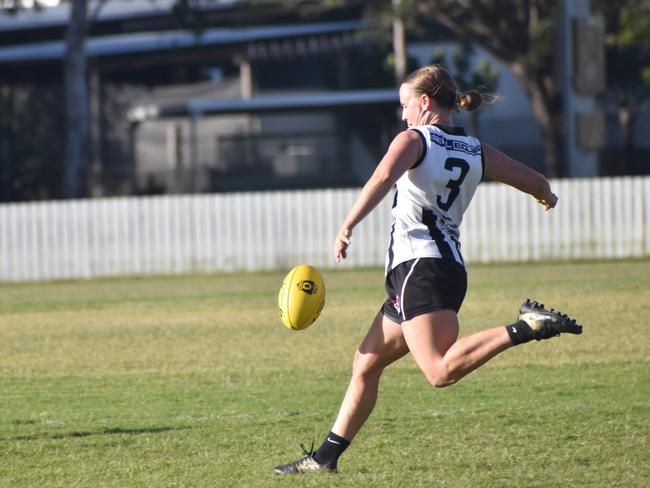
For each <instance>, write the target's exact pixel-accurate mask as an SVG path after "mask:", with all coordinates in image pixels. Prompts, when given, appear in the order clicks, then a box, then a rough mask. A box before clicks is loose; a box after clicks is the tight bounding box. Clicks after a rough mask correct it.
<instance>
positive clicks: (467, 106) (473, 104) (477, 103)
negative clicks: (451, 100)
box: [456, 90, 483, 112]
mask: <svg viewBox="0 0 650 488" xmlns="http://www.w3.org/2000/svg"><path fill="white" fill-rule="evenodd" d="M456 103H457V104H458V107H459V108H462V109H463V110H466V111H467V112H473V111H474V110H478V109H479V108H481V105H483V96H482V95H481V94H480V93H479V92H477V91H475V90H468V91H465V92H461V93H459V94H458V96H457V97H456Z"/></svg>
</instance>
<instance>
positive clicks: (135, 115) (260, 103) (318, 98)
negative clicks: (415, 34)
mask: <svg viewBox="0 0 650 488" xmlns="http://www.w3.org/2000/svg"><path fill="white" fill-rule="evenodd" d="M398 103H399V94H398V92H397V89H378V90H347V91H336V92H317V93H291V94H282V95H277V94H276V95H258V96H254V97H252V98H250V99H248V100H209V99H192V100H188V101H187V102H186V103H182V104H176V105H140V106H136V107H134V108H133V109H132V110H131V111H130V113H129V119H130V120H131V121H132V122H144V121H146V120H152V119H159V118H165V117H181V116H188V115H189V116H202V115H219V114H221V115H224V114H233V113H260V112H271V111H279V110H304V109H318V108H334V107H339V108H340V107H345V106H352V105H381V104H393V105H395V106H397V104H398Z"/></svg>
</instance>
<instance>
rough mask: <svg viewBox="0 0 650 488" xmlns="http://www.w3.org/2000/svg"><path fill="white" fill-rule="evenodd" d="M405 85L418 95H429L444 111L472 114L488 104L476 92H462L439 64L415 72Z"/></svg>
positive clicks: (408, 77)
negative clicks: (461, 110) (459, 111)
mask: <svg viewBox="0 0 650 488" xmlns="http://www.w3.org/2000/svg"><path fill="white" fill-rule="evenodd" d="M404 83H406V84H408V85H409V86H410V87H411V90H413V92H414V93H415V94H416V95H428V96H429V97H431V98H432V99H434V100H435V101H436V102H437V103H438V105H439V106H440V108H443V109H448V110H455V111H458V110H459V109H463V110H465V111H467V112H472V111H474V110H478V109H479V108H481V107H482V106H483V105H485V104H486V100H485V99H484V98H483V96H482V95H481V94H480V93H479V92H477V91H476V90H467V91H463V92H460V91H459V90H458V84H457V83H456V80H454V78H453V76H451V75H450V74H449V73H448V72H447V70H445V69H444V68H443V67H442V66H440V65H439V64H433V65H431V66H424V67H422V68H419V69H417V70H415V71H414V72H413V73H411V74H410V75H408V76H407V77H406V79H405V80H404Z"/></svg>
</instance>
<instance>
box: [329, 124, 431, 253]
mask: <svg viewBox="0 0 650 488" xmlns="http://www.w3.org/2000/svg"><path fill="white" fill-rule="evenodd" d="M422 151H423V147H422V141H421V139H420V136H419V135H418V134H417V133H416V132H414V131H411V130H406V131H403V132H400V133H399V134H398V135H397V136H396V137H395V139H393V142H392V143H391V145H390V147H389V148H388V151H387V152H386V155H385V156H384V157H383V158H382V160H381V161H380V162H379V164H378V165H377V168H376V169H375V171H374V173H373V174H372V176H371V177H370V179H369V180H368V182H367V183H366V184H365V185H364V187H363V189H362V190H361V194H360V195H359V198H357V201H356V202H355V203H354V205H353V206H352V208H351V209H350V212H349V213H348V215H347V216H346V217H345V220H343V224H341V227H340V229H339V231H338V232H337V234H336V239H335V240H334V258H335V259H336V262H340V261H341V259H345V258H346V254H347V248H348V246H349V245H350V242H351V241H350V237H351V236H352V230H353V229H354V227H355V226H356V225H357V224H358V223H359V222H361V221H362V220H363V219H364V217H365V216H366V215H368V214H369V213H370V212H371V211H372V209H374V208H375V207H376V206H377V205H378V204H379V202H381V200H382V199H383V198H384V197H385V196H386V194H388V192H389V191H390V189H391V188H392V186H393V185H394V184H395V182H396V181H397V180H398V179H399V178H400V177H401V176H402V175H403V174H404V173H405V172H406V171H407V170H408V169H409V168H410V167H411V166H413V164H415V162H416V161H417V160H418V158H419V157H420V155H421V154H422Z"/></svg>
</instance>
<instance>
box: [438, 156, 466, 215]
mask: <svg viewBox="0 0 650 488" xmlns="http://www.w3.org/2000/svg"><path fill="white" fill-rule="evenodd" d="M454 168H460V176H458V178H456V179H455V180H454V179H452V180H449V181H448V182H447V188H449V190H450V191H449V195H447V201H446V202H443V201H442V198H441V197H440V195H438V197H437V198H436V202H437V203H438V207H440V208H441V209H442V210H445V211H447V210H449V209H450V208H451V206H452V205H453V203H454V200H456V197H457V196H458V194H459V193H460V185H461V184H462V183H463V180H464V179H465V176H467V172H468V171H469V164H467V161H465V160H464V159H459V158H449V159H447V161H445V169H446V170H447V171H453V170H454Z"/></svg>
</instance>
